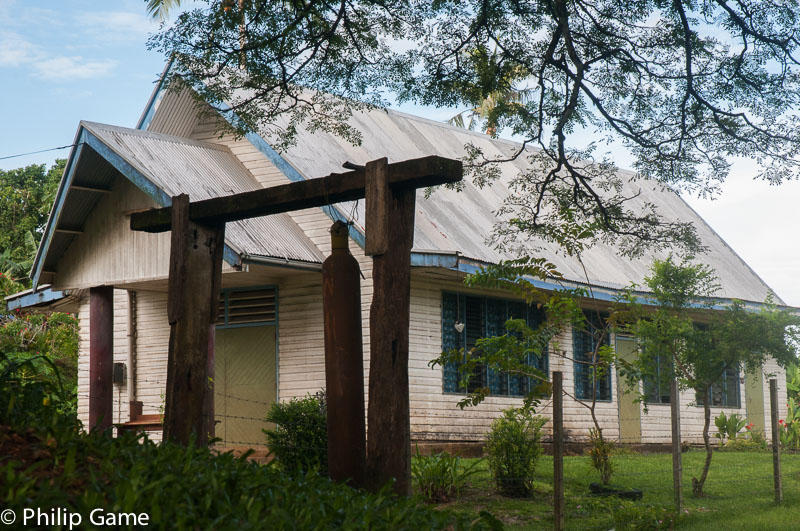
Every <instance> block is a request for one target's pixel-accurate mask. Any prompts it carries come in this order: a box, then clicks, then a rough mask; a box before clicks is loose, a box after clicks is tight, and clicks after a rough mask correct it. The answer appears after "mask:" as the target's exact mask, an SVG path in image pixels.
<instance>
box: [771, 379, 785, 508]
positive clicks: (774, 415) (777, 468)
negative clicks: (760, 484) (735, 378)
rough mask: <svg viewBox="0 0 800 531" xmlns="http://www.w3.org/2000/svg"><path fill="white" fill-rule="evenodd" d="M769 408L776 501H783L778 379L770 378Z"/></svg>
mask: <svg viewBox="0 0 800 531" xmlns="http://www.w3.org/2000/svg"><path fill="white" fill-rule="evenodd" d="M769 409H770V418H771V419H772V477H773V483H774V485H775V503H781V502H782V501H783V484H782V481H781V436H780V433H779V432H778V381H777V380H776V379H775V378H770V380H769Z"/></svg>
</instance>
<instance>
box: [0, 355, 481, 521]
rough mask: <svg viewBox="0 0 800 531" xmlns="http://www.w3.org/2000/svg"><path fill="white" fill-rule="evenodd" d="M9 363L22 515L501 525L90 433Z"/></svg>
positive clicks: (11, 502)
mask: <svg viewBox="0 0 800 531" xmlns="http://www.w3.org/2000/svg"><path fill="white" fill-rule="evenodd" d="M0 361H1V360H0ZM0 368H1V369H2V370H0V402H2V404H0V405H2V406H4V407H0V456H3V457H2V459H0V477H2V478H3V479H2V481H0V500H2V502H3V509H11V510H13V511H15V512H16V514H17V518H18V519H19V518H20V515H22V514H23V513H22V511H23V509H25V508H31V507H40V508H42V510H43V512H48V513H49V509H47V508H50V507H57V508H59V511H62V512H63V513H75V514H77V515H80V516H81V518H82V521H83V524H84V526H88V523H89V522H88V521H89V517H90V513H91V512H92V510H94V509H97V508H103V509H105V510H107V511H110V512H113V513H135V514H141V513H144V514H147V515H148V516H149V522H148V524H149V525H152V527H153V528H155V529H166V528H170V529H172V528H174V529H221V530H228V529H230V530H237V531H240V530H249V529H264V528H269V529H276V530H283V529H376V530H383V529H386V530H394V529H409V530H419V529H448V530H449V529H453V530H459V529H489V528H492V527H490V526H491V525H492V524H493V523H496V520H493V519H492V518H491V517H490V516H488V515H487V516H481V517H480V518H478V519H475V520H472V519H471V518H469V517H467V516H463V515H455V514H453V513H451V512H448V511H440V510H435V509H432V508H428V507H425V506H424V505H421V504H419V503H417V502H416V501H415V500H414V499H412V498H398V497H396V496H393V495H392V494H391V492H389V491H388V490H383V491H382V492H379V493H377V494H370V493H365V492H362V491H358V490H355V489H353V488H351V487H348V486H347V485H342V484H336V483H334V482H332V481H330V480H329V479H327V478H325V477H321V476H319V475H317V474H314V473H309V474H307V475H290V474H285V473H283V471H281V470H278V469H276V468H275V467H272V466H262V465H259V464H257V463H255V462H251V461H249V460H248V459H247V456H246V455H245V456H242V457H235V456H233V454H232V453H225V454H221V455H220V454H217V453H215V452H213V451H211V450H210V449H208V448H205V447H196V446H191V445H190V446H189V447H182V446H178V445H175V444H172V443H168V442H165V443H162V444H158V445H157V444H154V443H153V442H152V441H150V440H149V439H148V438H147V437H146V436H144V435H141V434H140V435H136V434H133V433H130V432H124V433H122V434H120V436H119V437H116V438H112V437H109V436H108V433H101V432H97V431H95V432H92V433H85V432H82V431H80V430H79V427H78V425H77V423H76V422H75V420H74V417H69V416H67V415H64V414H59V413H58V411H57V410H56V409H55V408H54V407H53V405H54V404H53V402H51V399H52V400H58V397H59V395H58V394H55V395H53V394H52V389H50V388H49V382H47V381H46V380H45V381H44V382H42V381H40V380H36V379H34V380H33V381H32V383H29V382H27V381H26V382H24V383H23V384H22V386H21V387H20V385H19V382H20V381H22V380H21V378H20V372H22V371H26V370H31V366H30V365H28V366H26V367H23V366H22V365H19V364H14V365H12V364H9V363H5V364H3V365H2V367H0ZM17 393H21V394H17ZM13 400H18V401H19V400H21V401H22V402H21V403H24V404H25V405H26V406H27V408H28V410H27V411H26V412H25V414H24V415H20V414H19V413H20V412H19V411H17V407H16V406H13V407H11V408H10V409H7V406H8V405H9V404H11V402H12V401H13ZM312 400H313V401H316V404H317V406H318V409H319V407H320V405H321V404H324V402H323V401H320V400H318V399H316V398H314V397H311V398H310V400H309V399H306V401H307V402H309V401H312ZM18 403H20V402H18ZM9 412H10V413H9ZM32 419H38V420H39V421H38V422H33V421H32ZM29 426H32V427H29ZM104 512H105V511H104ZM18 521H19V520H18ZM63 521H64V520H62V522H63ZM84 526H80V527H84ZM9 527H11V526H9ZM131 527H132V526H131Z"/></svg>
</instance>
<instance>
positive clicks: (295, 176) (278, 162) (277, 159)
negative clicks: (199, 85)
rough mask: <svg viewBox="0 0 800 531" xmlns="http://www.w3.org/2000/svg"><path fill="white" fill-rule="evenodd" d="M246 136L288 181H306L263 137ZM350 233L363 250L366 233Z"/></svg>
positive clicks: (232, 116)
mask: <svg viewBox="0 0 800 531" xmlns="http://www.w3.org/2000/svg"><path fill="white" fill-rule="evenodd" d="M220 114H222V116H223V117H224V118H225V120H227V121H228V123H229V124H231V125H232V126H233V127H236V126H237V124H239V123H241V119H240V118H239V117H238V116H237V115H236V113H235V112H233V111H232V110H230V109H227V110H224V111H222V112H221V113H220ZM244 136H245V138H246V139H247V140H248V141H249V142H250V143H251V144H253V146H255V148H256V149H257V150H259V151H260V152H261V153H262V154H263V155H264V156H265V157H267V158H268V159H269V161H270V162H271V163H272V164H274V165H275V167H276V168H278V169H279V170H280V171H281V173H283V174H284V175H285V176H286V178H287V179H289V180H290V181H292V182H298V181H305V180H306V178H305V177H303V175H302V174H301V173H300V172H299V171H297V169H296V168H295V167H294V166H292V165H291V164H290V163H289V161H287V160H286V159H285V158H283V157H282V156H281V155H280V153H278V152H277V151H275V150H274V149H273V148H272V146H270V145H269V144H268V143H267V141H266V140H264V138H262V137H261V135H259V134H258V133H255V132H253V131H250V132H248V133H246V134H245V135H244ZM320 208H322V211H323V212H325V214H327V216H328V217H329V218H331V219H332V220H334V221H342V222H344V223H347V222H348V219H347V218H346V217H345V216H344V214H342V213H341V212H339V210H338V209H337V208H336V207H334V206H333V205H325V206H323V207H320ZM349 232H350V237H351V238H352V239H353V241H355V242H356V243H357V244H358V245H359V247H361V248H362V249H363V248H364V247H365V240H364V233H363V232H361V231H360V230H359V229H358V227H356V226H355V225H349Z"/></svg>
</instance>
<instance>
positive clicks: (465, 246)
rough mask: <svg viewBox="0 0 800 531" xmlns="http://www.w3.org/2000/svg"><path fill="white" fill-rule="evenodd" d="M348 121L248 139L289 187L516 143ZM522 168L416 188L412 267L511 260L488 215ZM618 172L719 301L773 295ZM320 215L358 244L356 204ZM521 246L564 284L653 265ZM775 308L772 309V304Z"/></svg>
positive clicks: (411, 119)
mask: <svg viewBox="0 0 800 531" xmlns="http://www.w3.org/2000/svg"><path fill="white" fill-rule="evenodd" d="M165 90H166V88H164V87H163V86H161V85H159V87H157V88H156V90H154V92H153V95H152V96H151V98H150V101H149V102H148V105H147V107H146V109H145V112H144V113H143V115H142V118H141V120H140V122H139V127H144V128H146V127H148V125H149V123H150V121H151V120H152V118H153V116H154V115H155V114H156V113H158V112H159V111H162V109H160V108H159V103H160V102H161V99H162V96H163V93H164V91H165ZM222 116H223V117H224V118H225V119H227V120H228V121H229V122H232V121H233V120H236V117H235V115H233V114H232V113H230V112H228V113H222ZM349 122H350V125H352V126H353V127H354V128H356V129H357V130H358V131H360V132H361V135H362V139H363V140H362V143H361V145H359V146H354V145H352V144H351V143H349V142H348V141H347V140H344V139H342V138H341V137H338V136H335V135H333V134H330V133H326V132H324V131H320V130H316V131H314V132H313V133H310V132H308V131H305V130H301V131H300V132H299V134H298V137H297V142H296V143H295V144H294V145H293V146H291V147H289V148H288V149H287V150H286V151H285V152H284V153H278V152H276V151H275V150H274V149H273V148H272V147H271V146H270V144H269V141H268V140H267V139H265V138H264V137H262V136H260V135H258V134H256V133H249V134H247V135H246V137H247V139H248V140H249V141H250V142H251V143H252V144H253V145H254V146H255V147H257V148H258V149H259V150H260V151H261V152H262V153H263V154H264V155H265V156H266V157H267V158H268V159H269V160H270V161H271V162H272V163H273V164H274V165H275V166H276V167H277V168H278V169H280V170H281V171H282V172H283V173H284V174H285V175H286V176H287V177H288V178H289V179H290V180H295V181H296V180H303V179H309V178H314V177H319V176H323V175H328V174H330V173H332V172H337V171H341V167H342V163H344V162H345V161H349V162H353V163H356V164H364V163H365V162H367V161H369V160H373V159H377V158H380V157H384V156H385V157H388V158H389V162H398V161H402V160H406V159H411V158H417V157H422V156H426V155H440V156H444V157H449V158H463V157H464V155H465V154H466V150H465V145H467V144H474V145H476V146H478V147H480V148H481V149H482V150H483V151H484V153H485V154H486V156H487V157H492V156H503V155H508V154H509V153H512V152H514V151H516V150H518V149H519V147H520V144H519V143H516V142H511V141H508V140H503V139H495V138H491V137H489V136H487V135H484V134H481V133H476V132H473V131H469V130H466V129H462V128H458V127H454V126H450V125H448V124H445V123H442V122H437V121H433V120H429V119H426V118H422V117H418V116H412V115H408V114H405V113H401V112H397V111H393V110H384V109H372V110H368V111H361V112H356V113H354V115H353V116H352V117H351V118H350V121H349ZM528 169H529V162H528V160H527V158H526V157H524V156H521V157H518V158H516V159H515V160H513V161H511V162H508V163H504V164H502V165H501V174H502V177H501V179H500V180H499V181H497V182H495V183H494V184H493V185H491V186H489V187H485V188H482V189H478V188H476V187H475V186H474V185H472V183H468V182H467V183H465V189H464V190H463V191H461V192H456V191H454V190H447V189H444V188H440V189H438V190H436V191H435V192H434V194H433V195H432V196H431V197H430V198H428V199H426V198H425V197H424V192H423V191H421V190H420V191H419V192H418V195H417V211H416V216H415V233H414V249H413V252H412V264H413V265H419V266H434V267H447V268H450V269H458V270H461V271H471V270H474V269H475V268H476V267H478V266H479V265H480V264H489V263H497V262H498V261H500V260H504V259H512V258H516V256H514V255H511V254H509V253H507V252H502V251H499V250H498V249H497V248H496V247H495V246H494V245H493V242H492V240H491V232H492V228H493V226H494V225H495V223H496V222H497V221H498V217H497V215H496V211H497V210H498V209H499V208H500V207H501V206H502V204H503V201H504V199H505V198H506V197H508V195H509V193H510V190H509V187H508V183H509V181H510V179H511V178H512V176H513V175H515V174H516V173H517V172H519V171H525V170H528ZM620 173H621V174H623V175H624V176H626V177H628V179H626V181H627V182H626V184H625V189H624V190H623V193H625V195H627V196H629V197H635V198H634V199H632V200H631V202H630V206H631V207H632V208H634V209H635V208H636V207H637V206H641V205H643V204H645V203H652V204H655V205H656V207H657V210H658V212H659V213H660V214H661V215H662V216H663V217H664V218H665V219H666V220H667V221H680V222H690V223H692V225H694V227H695V229H696V231H697V233H698V236H699V238H700V241H701V243H702V244H703V245H704V246H706V247H707V248H708V252H707V253H706V254H703V255H701V256H700V257H699V259H700V260H702V262H703V263H706V264H708V265H709V266H711V267H713V268H714V270H715V271H716V274H717V275H718V277H719V280H720V284H721V285H722V289H721V290H720V292H719V293H718V296H719V298H723V299H742V300H746V301H751V302H756V303H759V302H762V301H764V299H765V298H766V297H767V295H768V293H770V291H771V290H770V288H769V287H768V286H767V284H766V283H765V282H764V281H763V280H762V279H761V278H760V277H759V276H758V274H756V273H755V271H753V270H752V269H751V268H750V267H749V266H748V265H747V263H745V261H744V260H742V258H741V257H740V256H739V255H738V254H736V252H735V251H734V250H733V249H732V248H731V247H730V246H728V245H727V243H726V242H725V241H724V240H723V239H722V238H721V237H720V236H719V235H718V234H717V233H716V232H715V231H714V230H713V229H712V228H711V227H710V226H709V225H708V224H707V223H706V222H705V221H704V220H703V219H702V218H701V217H700V216H699V215H698V214H697V213H696V212H695V211H694V210H693V209H692V208H691V207H690V206H689V205H688V204H687V203H686V202H685V201H684V200H683V199H682V198H681V197H680V196H679V195H678V194H677V193H675V192H674V191H672V190H671V189H669V188H668V187H666V186H664V185H662V184H660V183H656V182H653V181H648V180H644V179H639V180H634V179H633V177H634V175H633V174H632V173H631V172H626V171H623V170H621V171H620ZM326 212H327V213H328V214H329V215H330V216H331V217H332V218H335V219H343V218H346V217H349V215H345V214H344V213H345V212H346V213H348V214H349V213H351V212H353V213H354V216H353V218H354V222H355V224H354V226H353V227H351V235H352V236H354V239H355V240H356V241H357V242H358V243H359V244H360V245H362V246H363V234H364V226H363V219H364V208H363V202H361V203H359V204H357V205H352V204H345V205H337V208H330V209H327V210H326ZM527 243H528V244H529V246H530V247H531V248H534V249H536V251H535V252H537V253H538V255H539V256H543V257H546V258H547V259H548V260H550V261H551V262H553V263H554V264H555V265H556V266H557V268H558V270H559V271H560V272H561V273H562V274H563V275H564V277H565V278H566V279H567V280H569V281H572V282H574V283H578V284H589V285H592V286H595V287H598V288H603V289H606V290H608V291H609V292H612V293H613V292H615V291H618V290H620V289H623V288H627V287H628V286H629V285H630V284H631V283H634V284H637V285H641V284H642V283H643V280H644V277H645V276H647V275H648V274H649V269H650V265H651V263H652V259H653V258H655V257H656V256H654V255H649V256H647V255H646V256H643V257H641V258H635V259H631V258H627V257H624V256H622V255H621V254H620V253H619V251H618V249H616V248H615V247H614V246H612V245H607V244H603V243H599V244H597V245H595V246H594V247H592V248H591V249H589V250H587V251H585V252H584V253H583V254H582V257H581V260H580V261H579V260H577V259H576V258H575V257H569V256H565V255H564V253H563V252H562V251H561V249H560V248H559V247H558V246H557V245H555V244H552V243H548V242H544V241H541V240H538V239H537V240H530V241H529V242H527ZM665 256H666V253H662V254H659V256H658V257H665ZM540 284H541V285H542V286H543V287H548V288H552V287H555V286H556V285H555V284H552V283H547V282H542V283H540ZM777 302H779V303H780V302H781V301H780V299H778V300H777Z"/></svg>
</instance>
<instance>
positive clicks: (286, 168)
mask: <svg viewBox="0 0 800 531" xmlns="http://www.w3.org/2000/svg"><path fill="white" fill-rule="evenodd" d="M172 64H173V59H172V58H170V60H169V62H168V63H167V66H166V68H164V72H163V73H162V74H161V79H160V80H159V82H158V87H157V88H156V90H155V91H154V92H153V95H152V96H151V97H150V101H149V102H148V103H147V107H146V108H145V111H144V113H143V114H142V117H141V118H140V119H139V123H138V124H137V125H136V128H137V129H147V128H148V127H149V126H150V122H151V121H152V119H153V115H155V112H156V108H157V107H158V103H159V102H160V101H161V99H162V98H163V97H164V90H165V88H166V87H165V82H166V79H167V77H168V75H169V71H170V69H171V68H172ZM220 114H221V115H222V117H223V118H225V120H226V121H227V122H228V123H229V124H231V125H232V126H234V127H236V126H237V124H240V123H242V122H241V118H239V116H237V115H236V113H235V112H233V111H232V110H231V109H230V108H227V109H223V110H222V111H220ZM245 138H246V139H247V140H248V141H249V142H250V143H251V144H253V146H255V148H256V149H258V150H259V151H260V152H261V153H262V154H263V155H264V156H266V157H267V159H269V161H270V162H272V164H274V165H275V167H276V168H278V170H280V172H281V173H283V174H284V175H285V176H286V178H287V179H289V180H290V181H292V182H298V181H305V180H306V178H305V177H303V175H301V174H300V172H299V171H297V169H296V168H295V167H294V166H292V165H291V164H290V163H289V162H288V161H287V160H286V159H285V158H283V157H282V156H281V155H280V154H279V153H278V152H277V151H275V150H274V149H273V148H272V146H270V145H269V144H268V143H267V141H266V140H264V138H262V137H261V135H259V134H258V133H255V132H252V131H250V132H248V133H247V134H245ZM321 208H322V211H323V212H325V214H326V215H327V216H328V217H329V218H331V219H332V220H334V221H342V222H345V223H347V222H348V220H347V218H346V217H345V216H344V214H342V213H341V212H339V210H338V209H336V208H335V207H334V206H333V205H326V206H323V207H321ZM349 232H350V237H351V238H352V239H353V241H355V242H356V243H357V244H358V245H359V246H360V247H361V248H362V249H363V248H364V247H365V245H366V244H365V239H364V233H363V232H361V231H360V230H359V229H358V228H357V227H356V226H355V225H349ZM226 250H227V246H226ZM237 256H238V255H237ZM226 261H228V260H227V258H226ZM228 262H229V261H228ZM229 263H230V262H229Z"/></svg>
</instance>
